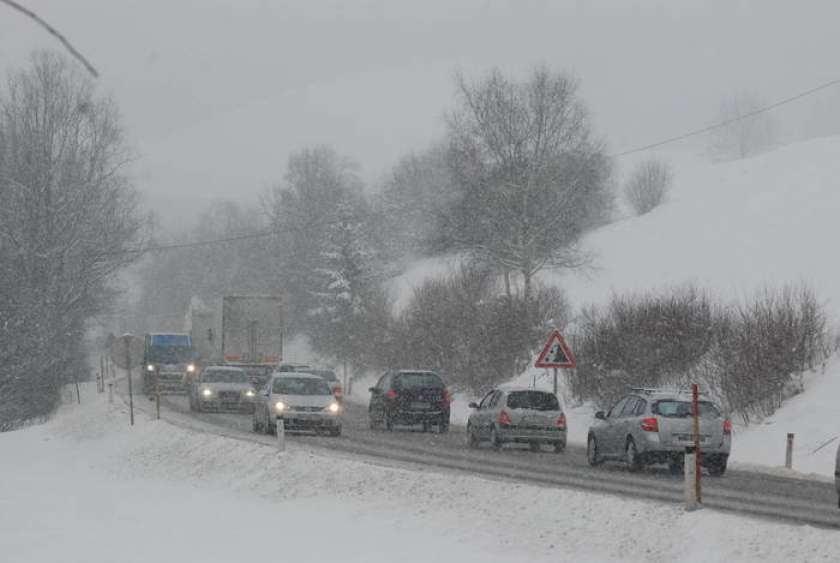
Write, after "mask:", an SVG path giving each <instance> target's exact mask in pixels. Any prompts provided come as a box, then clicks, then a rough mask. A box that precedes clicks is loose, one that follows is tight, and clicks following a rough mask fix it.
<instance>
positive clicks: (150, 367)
mask: <svg viewBox="0 0 840 563" xmlns="http://www.w3.org/2000/svg"><path fill="white" fill-rule="evenodd" d="M146 371H155V366H153V365H152V364H149V365H147V366H146Z"/></svg>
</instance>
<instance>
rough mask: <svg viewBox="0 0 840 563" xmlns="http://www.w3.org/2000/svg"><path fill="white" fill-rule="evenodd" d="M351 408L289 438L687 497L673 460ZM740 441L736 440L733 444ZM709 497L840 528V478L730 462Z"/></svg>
mask: <svg viewBox="0 0 840 563" xmlns="http://www.w3.org/2000/svg"><path fill="white" fill-rule="evenodd" d="M135 388H137V387H135ZM120 393H121V394H122V395H123V396H124V395H125V394H126V393H127V384H126V383H125V382H123V383H122V384H121V387H120ZM135 405H138V406H139V408H140V409H141V410H144V411H146V412H148V413H150V414H152V415H153V412H154V403H152V402H151V401H148V400H147V399H145V398H143V397H137V398H135ZM345 408H346V410H345V412H344V420H343V435H342V436H341V437H338V438H332V437H324V436H312V435H306V434H297V435H289V439H290V440H291V441H292V442H294V443H297V444H299V445H301V446H305V447H313V448H318V449H325V450H330V451H334V452H340V453H342V454H350V455H354V456H362V457H366V458H370V459H375V460H377V461H380V462H381V461H382V460H388V461H393V462H399V463H402V464H411V465H415V466H420V467H433V468H438V469H445V470H453V471H459V472H467V473H471V474H476V475H481V476H484V477H490V478H496V479H506V480H514V481H517V482H523V483H530V484H535V485H540V486H552V487H569V488H575V489H582V490H588V491H593V492H601V493H607V494H618V495H623V496H629V497H633V498H640V499H647V500H653V501H661V502H667V503H672V504H679V503H681V502H682V501H683V482H682V477H681V476H674V475H671V474H670V472H669V471H668V469H667V468H660V467H649V468H645V469H644V470H642V471H641V472H639V473H630V472H628V471H627V469H626V467H625V466H624V465H623V464H620V463H615V464H613V463H604V464H603V465H601V466H599V467H590V466H589V465H588V463H587V461H586V451H585V448H583V447H580V446H576V445H569V447H567V448H566V450H565V451H564V452H563V453H561V454H556V453H554V452H553V450H548V449H546V450H544V451H542V452H532V451H531V450H530V449H527V448H520V447H515V446H506V447H505V448H503V449H502V450H501V451H495V450H492V449H490V448H488V447H486V446H484V445H483V446H482V448H480V449H478V450H473V449H469V448H467V445H466V435H465V432H464V428H463V427H457V426H453V427H451V430H450V432H449V433H448V434H435V433H423V432H420V431H419V430H417V429H413V428H408V427H405V428H403V427H396V429H395V430H394V431H385V430H371V429H370V428H369V423H368V417H367V409H366V408H364V407H362V406H359V405H354V404H352V403H346V405H345ZM161 416H162V418H164V419H165V420H167V421H168V422H170V423H173V424H176V425H178V426H183V427H187V428H190V429H193V430H197V431H202V432H211V433H216V434H220V435H223V436H227V437H230V438H234V439H239V440H248V441H252V442H259V443H265V444H272V445H273V444H274V442H275V439H274V438H273V437H271V436H264V435H257V434H254V433H253V432H252V431H251V424H252V417H251V415H250V414H235V413H212V412H202V413H196V412H191V411H190V409H189V406H188V401H187V399H186V397H181V396H164V397H161ZM737 447H738V444H737V441H736V442H735V443H734V444H733V448H737ZM703 504H704V505H705V506H706V507H708V508H714V509H719V510H725V511H728V512H733V513H739V514H747V515H752V516H759V517H765V518H769V519H774V520H781V521H785V522H791V523H799V524H810V525H815V526H820V527H828V528H840V510H838V509H837V494H836V492H835V490H834V485H833V484H832V483H829V482H823V481H819V480H811V479H798V478H791V477H784V476H777V475H770V474H766V473H760V472H752V471H743V470H733V469H729V471H727V473H726V475H724V476H723V477H709V476H705V475H704V478H703Z"/></svg>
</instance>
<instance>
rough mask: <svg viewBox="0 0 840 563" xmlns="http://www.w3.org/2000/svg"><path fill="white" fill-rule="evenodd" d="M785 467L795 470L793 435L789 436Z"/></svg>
mask: <svg viewBox="0 0 840 563" xmlns="http://www.w3.org/2000/svg"><path fill="white" fill-rule="evenodd" d="M785 467H787V468H788V469H793V434H792V433H788V435H787V448H786V449H785Z"/></svg>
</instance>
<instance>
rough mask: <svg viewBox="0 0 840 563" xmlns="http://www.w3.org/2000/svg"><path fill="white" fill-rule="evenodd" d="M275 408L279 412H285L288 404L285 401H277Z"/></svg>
mask: <svg viewBox="0 0 840 563" xmlns="http://www.w3.org/2000/svg"><path fill="white" fill-rule="evenodd" d="M274 410H276V411H277V412H283V411H284V410H286V404H285V403H284V402H283V401H277V402H276V403H274Z"/></svg>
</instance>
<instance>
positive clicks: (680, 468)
mask: <svg viewBox="0 0 840 563" xmlns="http://www.w3.org/2000/svg"><path fill="white" fill-rule="evenodd" d="M668 470H669V471H670V472H671V475H682V474H683V473H685V456H684V455H676V456H674V457H672V458H671V459H670V460H668Z"/></svg>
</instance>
